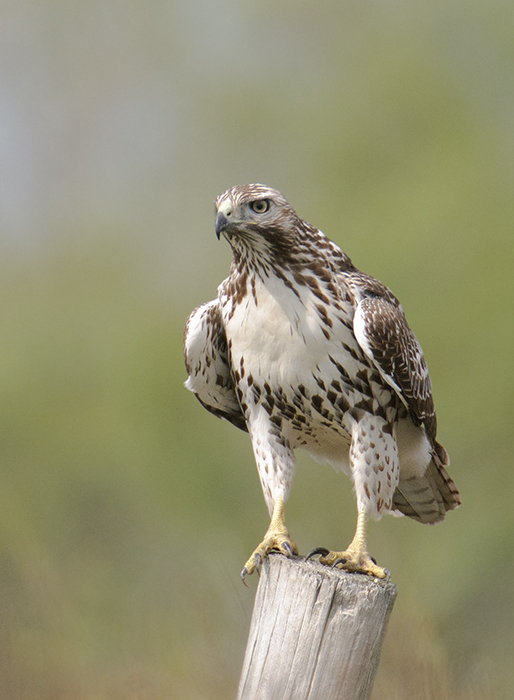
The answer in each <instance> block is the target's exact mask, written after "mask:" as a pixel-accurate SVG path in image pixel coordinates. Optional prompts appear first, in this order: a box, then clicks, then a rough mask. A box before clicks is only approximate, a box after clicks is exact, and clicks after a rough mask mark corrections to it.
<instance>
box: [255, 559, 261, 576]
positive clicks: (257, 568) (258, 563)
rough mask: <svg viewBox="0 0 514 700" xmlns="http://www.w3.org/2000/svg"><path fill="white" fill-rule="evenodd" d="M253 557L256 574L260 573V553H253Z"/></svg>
mask: <svg viewBox="0 0 514 700" xmlns="http://www.w3.org/2000/svg"><path fill="white" fill-rule="evenodd" d="M254 559H255V571H256V572H257V576H260V575H261V566H262V557H261V555H260V554H254Z"/></svg>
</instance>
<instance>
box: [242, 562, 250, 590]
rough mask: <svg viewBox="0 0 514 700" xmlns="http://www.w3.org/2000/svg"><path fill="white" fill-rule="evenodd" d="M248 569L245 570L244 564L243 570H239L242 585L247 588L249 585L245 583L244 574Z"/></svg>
mask: <svg viewBox="0 0 514 700" xmlns="http://www.w3.org/2000/svg"><path fill="white" fill-rule="evenodd" d="M247 573H248V571H247V570H246V566H243V570H242V571H241V581H242V582H243V583H244V585H245V586H246V587H247V588H249V585H248V584H247V583H246V574H247Z"/></svg>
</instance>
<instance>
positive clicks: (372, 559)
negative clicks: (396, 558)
mask: <svg viewBox="0 0 514 700" xmlns="http://www.w3.org/2000/svg"><path fill="white" fill-rule="evenodd" d="M370 559H371V561H372V562H373V564H374V565H375V566H376V565H377V560H376V559H375V557H370Z"/></svg>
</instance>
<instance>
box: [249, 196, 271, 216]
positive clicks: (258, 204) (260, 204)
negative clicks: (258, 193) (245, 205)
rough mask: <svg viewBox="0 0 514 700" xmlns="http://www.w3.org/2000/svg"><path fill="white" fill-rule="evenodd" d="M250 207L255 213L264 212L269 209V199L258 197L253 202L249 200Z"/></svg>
mask: <svg viewBox="0 0 514 700" xmlns="http://www.w3.org/2000/svg"><path fill="white" fill-rule="evenodd" d="M250 207H251V208H252V209H253V211H254V212H256V213H257V214H264V213H265V212H267V211H268V209H269V199H258V200H257V201H255V202H250Z"/></svg>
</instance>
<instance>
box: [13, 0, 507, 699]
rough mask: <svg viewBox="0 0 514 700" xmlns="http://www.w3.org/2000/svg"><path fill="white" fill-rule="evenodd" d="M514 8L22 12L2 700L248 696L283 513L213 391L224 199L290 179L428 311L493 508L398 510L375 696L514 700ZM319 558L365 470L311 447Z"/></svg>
mask: <svg viewBox="0 0 514 700" xmlns="http://www.w3.org/2000/svg"><path fill="white" fill-rule="evenodd" d="M508 8H509V5H508V4H507V3H506V2H504V3H502V2H498V1H497V2H494V3H492V4H491V3H487V4H484V3H478V2H464V0H456V1H455V2H452V3H442V2H434V3H429V2H426V1H424V2H419V3H414V4H413V3H411V2H407V1H406V0H405V1H404V0H400V1H399V2H397V3H381V2H378V1H377V0H373V1H371V0H370V1H369V2H362V3H346V2H344V3H341V2H335V1H333V2H331V1H329V0H326V1H322V2H319V3H310V2H306V1H304V0H302V1H300V2H290V1H285V2H281V3H276V2H273V3H272V2H269V1H264V0H261V1H257V2H254V3H251V4H250V3H248V4H246V3H237V2H235V1H234V0H224V1H220V2H218V1H217V0H216V2H210V1H209V0H193V1H192V2H189V1H186V0H180V1H179V0H177V1H176V2H173V1H169V2H155V3H148V4H139V3H136V2H133V1H132V2H128V3H123V4H122V3H117V2H107V3H105V2H99V1H93V2H91V1H89V2H87V3H86V2H83V1H81V0H73V1H72V2H68V3H57V2H44V3H35V2H31V1H30V0H26V1H25V2H21V3H14V2H6V3H4V8H3V10H2V12H3V16H4V21H3V27H4V30H3V42H2V44H1V49H0V52H1V54H0V59H1V65H2V70H1V77H0V96H1V98H2V99H1V100H0V104H1V107H0V138H1V143H2V157H1V159H0V175H1V182H0V187H1V191H0V212H1V216H2V230H1V234H2V238H1V242H0V255H1V258H0V324H1V330H0V357H1V362H0V426H1V431H0V434H1V439H0V446H1V452H0V696H1V697H6V698H10V699H12V700H18V699H19V700H42V699H43V698H45V699H46V698H52V699H54V698H62V699H63V700H68V698H70V699H71V698H73V699H74V700H76V699H79V700H80V699H81V698H84V699H87V700H93V699H94V700H96V699H103V698H109V700H111V699H113V698H114V699H116V698H120V699H121V698H123V699H124V700H125V699H127V698H141V699H144V700H146V699H148V700H154V699H158V698H170V697H171V698H175V697H176V698H184V699H185V700H197V699H198V700H199V699H202V700H203V699H204V698H205V699H207V698H209V699H210V700H216V699H217V698H220V699H221V698H228V697H232V696H234V694H235V688H236V686H237V680H238V675H239V670H240V666H241V663H242V657H243V653H244V645H245V641H246V636H247V632H248V624H249V617H250V613H251V607H252V603H253V591H254V589H255V585H256V582H255V581H253V580H252V581H250V584H251V590H250V591H248V590H246V589H245V588H244V587H243V586H242V585H241V583H240V581H239V571H240V569H241V567H242V564H243V563H244V561H245V559H246V557H247V556H248V554H249V552H250V551H251V550H252V548H253V547H254V546H255V545H256V544H257V542H258V541H259V538H260V537H261V536H262V534H263V532H264V529H265V527H266V525H267V523H266V519H267V516H266V511H265V507H264V504H263V500H262V497H261V494H260V487H259V482H258V478H257V474H256V470H255V467H254V465H253V458H252V454H251V449H250V444H249V440H248V438H247V436H245V435H243V434H242V433H240V432H239V431H237V430H235V429H234V428H233V427H232V426H230V425H228V424H226V423H223V422H221V421H218V420H216V419H215V418H214V417H213V416H211V415H209V414H207V412H205V411H204V410H203V409H202V408H201V406H200V405H199V404H198V403H197V402H196V401H195V400H194V397H193V396H192V395H191V394H188V392H186V391H185V389H184V388H183V386H182V382H183V381H184V379H185V372H184V369H183V362H182V349H181V342H182V328H183V325H184V321H185V319H186V317H187V315H188V313H189V311H190V310H191V309H192V308H193V307H194V306H196V305H198V304H199V303H201V302H203V301H206V300H207V299H210V298H212V297H213V296H214V295H215V293H216V292H215V290H216V286H217V284H218V283H219V282H220V281H221V279H222V278H223V277H224V276H225V275H226V272H227V269H228V265H229V262H230V253H229V250H228V247H227V246H226V245H225V244H220V243H218V242H217V241H216V239H215V236H214V231H213V221H212V218H213V217H212V204H211V202H212V200H213V199H214V197H215V196H216V195H217V194H219V193H220V192H222V191H223V190H224V189H226V188H227V187H229V186H231V185H234V184H236V183H242V182H252V181H261V182H265V183H267V184H269V185H272V186H274V187H277V188H279V189H281V190H282V191H283V193H284V194H285V196H286V197H288V198H289V200H290V201H291V203H292V204H293V206H295V208H296V209H297V211H298V212H299V214H300V215H301V216H303V217H304V218H306V219H308V220H310V221H311V222H312V223H314V224H316V225H318V226H320V227H321V228H322V229H323V230H324V231H325V232H326V233H327V234H328V235H329V236H330V237H331V238H333V239H334V240H336V242H337V243H339V244H340V245H341V246H342V247H343V248H344V249H345V250H346V251H347V252H348V254H349V255H350V256H351V257H352V259H353V260H354V262H355V263H356V264H357V266H359V267H361V268H362V269H364V270H365V271H366V272H369V273H371V274H374V275H375V276H377V277H379V278H380V279H382V280H383V281H384V282H385V283H386V284H388V285H389V286H390V287H391V288H392V289H393V291H394V292H395V293H396V294H397V295H398V296H399V297H400V298H401V300H402V301H403V304H404V308H405V310H406V313H407V316H408V318H409V321H410V323H411V325H412V326H413V327H414V329H415V331H416V334H417V335H418V337H419V339H420V341H421V343H422V345H423V347H424V349H425V353H426V355H427V358H428V361H429V365H430V368H431V374H432V378H433V381H434V385H435V398H436V406H437V409H438V417H439V426H440V430H439V434H440V439H441V442H442V443H443V444H444V445H445V446H446V447H447V449H448V451H449V453H450V456H451V460H452V466H451V474H452V476H453V477H454V479H455V481H456V482H457V484H458V486H459V488H460V490H461V493H462V497H463V503H464V505H463V507H462V508H461V509H460V510H459V511H457V512H456V513H451V514H450V515H449V517H448V519H447V521H446V522H445V523H444V524H443V525H440V526H437V527H434V528H430V527H426V528H423V527H420V526H419V525H417V524H416V523H413V522H411V521H407V520H406V519H393V518H385V519H384V520H383V521H381V522H380V523H379V524H377V525H375V526H372V529H371V533H370V545H371V549H372V552H373V553H374V554H375V555H376V556H377V558H378V560H379V563H381V564H383V565H386V566H388V568H390V569H391V570H392V574H393V580H394V581H395V582H396V583H397V584H398V587H399V597H398V600H397V603H396V606H395V610H394V614H393V617H392V620H391V626H390V630H389V634H388V637H387V639H386V644H385V648H384V656H383V662H382V665H381V668H380V670H379V674H378V677H377V682H376V687H375V694H374V697H376V698H377V699H378V698H386V697H387V698H398V699H401V700H404V699H405V700H407V698H408V699H409V700H412V699H416V698H420V700H421V699H422V700H425V699H426V700H432V699H434V700H436V699H437V700H444V699H446V698H452V699H453V698H457V699H458V700H464V698H466V700H467V699H471V698H489V697H498V698H501V697H503V695H504V696H505V697H507V693H508V691H509V689H511V688H512V686H513V675H512V663H511V659H512V651H513V645H512V630H513V623H514V620H513V610H512V608H513V600H512V577H513V574H514V572H513V551H512V550H513V547H512V542H513V536H514V522H513V516H512V493H513V486H514V484H513V481H514V479H513V476H512V474H513V471H512V456H511V445H510V441H511V438H512V388H513V387H512V349H513V344H512V330H513V329H512V325H513V294H512V292H513V286H512V279H513V259H512V191H511V186H512V177H511V162H510V158H509V151H510V143H509V138H508V134H509V130H510V133H512V131H511V113H512V112H511V110H512V105H511V104H510V102H509V100H508V99H507V95H508V94H509V89H508V86H509V83H508V76H509V70H510V69H511V67H512V51H511V36H510V33H509V32H508V30H507V24H508V22H507V21H506V18H507V16H508ZM288 523H289V525H290V528H291V531H292V534H293V536H294V538H295V539H296V540H297V542H298V543H299V545H300V549H301V551H302V552H303V553H306V552H307V551H309V550H310V549H311V548H313V547H315V546H319V545H326V546H330V547H343V546H345V545H346V544H347V543H348V541H349V539H350V537H351V536H352V534H353V528H354V524H355V506H354V501H353V495H352V493H351V488H350V484H349V482H348V480H347V479H346V477H344V476H342V475H336V474H335V473H333V472H332V471H331V470H330V468H328V467H320V466H318V465H315V464H313V463H312V461H311V460H310V459H309V458H307V457H304V456H301V457H300V458H299V466H298V471H297V477H296V481H295V487H294V489H293V495H292V498H291V502H290V505H289V508H288Z"/></svg>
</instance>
